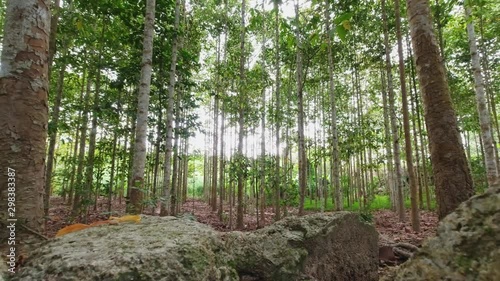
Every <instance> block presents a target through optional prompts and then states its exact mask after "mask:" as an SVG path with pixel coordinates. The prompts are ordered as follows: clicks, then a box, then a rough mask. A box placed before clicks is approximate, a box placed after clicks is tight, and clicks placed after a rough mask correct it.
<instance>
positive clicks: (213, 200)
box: [210, 35, 222, 212]
mask: <svg viewBox="0 0 500 281" xmlns="http://www.w3.org/2000/svg"><path fill="white" fill-rule="evenodd" d="M220 45H221V44H220V35H219V36H218V37H217V66H219V67H220ZM221 80H222V78H221V77H220V74H217V91H216V93H215V96H214V112H213V113H214V135H213V143H212V149H213V152H212V153H213V158H212V185H211V187H212V188H211V193H212V195H211V197H210V199H211V200H210V205H211V206H212V212H215V211H217V164H218V163H217V156H218V155H217V148H218V145H219V140H218V137H219V95H220V88H221V85H220V84H221Z"/></svg>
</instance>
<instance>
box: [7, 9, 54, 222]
mask: <svg viewBox="0 0 500 281" xmlns="http://www.w3.org/2000/svg"><path fill="white" fill-rule="evenodd" d="M6 7H7V8H6V16H5V25H4V38H3V44H2V57H1V70H0V129H1V131H2V133H1V134H0V143H2V145H1V147H0V155H1V157H0V167H1V169H2V171H1V172H0V179H1V182H2V186H3V187H2V188H1V189H0V192H1V194H0V200H1V202H2V203H1V204H2V210H3V211H2V214H5V212H4V210H7V206H6V205H7V202H13V203H12V205H9V206H8V207H12V208H14V207H17V208H15V210H16V212H15V213H9V214H8V216H9V217H8V218H16V219H17V220H18V223H22V224H23V225H25V226H27V227H29V228H31V229H33V230H35V231H38V232H41V231H42V230H43V228H44V220H43V214H44V213H43V194H44V185H45V181H44V173H45V155H46V154H45V153H46V151H45V147H46V140H47V122H48V119H47V118H48V105H47V91H48V49H49V34H50V11H49V8H48V7H49V1H48V0H41V1H36V0H26V1H16V0H9V1H7V6H6ZM11 198H15V201H13V200H11ZM14 205H15V206H14ZM6 215H7V214H6ZM6 219H7V218H3V217H2V223H3V222H5V221H6Z"/></svg>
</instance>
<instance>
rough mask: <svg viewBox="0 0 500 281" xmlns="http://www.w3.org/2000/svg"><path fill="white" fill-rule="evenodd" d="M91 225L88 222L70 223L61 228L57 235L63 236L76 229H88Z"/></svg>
mask: <svg viewBox="0 0 500 281" xmlns="http://www.w3.org/2000/svg"><path fill="white" fill-rule="evenodd" d="M89 227H90V225H88V224H83V223H75V224H72V225H68V226H66V227H64V228H61V229H60V230H59V231H58V232H57V234H56V237H59V236H63V235H65V234H68V233H71V232H75V231H80V230H82V229H86V228H89Z"/></svg>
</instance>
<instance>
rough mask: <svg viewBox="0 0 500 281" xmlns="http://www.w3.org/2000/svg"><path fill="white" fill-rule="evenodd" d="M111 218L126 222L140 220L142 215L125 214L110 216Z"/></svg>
mask: <svg viewBox="0 0 500 281" xmlns="http://www.w3.org/2000/svg"><path fill="white" fill-rule="evenodd" d="M109 219H110V220H114V221H117V222H126V221H132V222H140V221H141V216H140V215H125V216H123V217H109Z"/></svg>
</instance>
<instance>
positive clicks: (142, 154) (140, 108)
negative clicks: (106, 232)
mask: <svg viewBox="0 0 500 281" xmlns="http://www.w3.org/2000/svg"><path fill="white" fill-rule="evenodd" d="M155 4H156V0H146V15H145V16H144V38H143V40H144V41H143V50H142V62H141V78H140V82H139V95H138V100H137V120H136V122H137V123H136V127H135V129H136V130H135V142H134V155H133V157H134V158H133V162H132V178H131V182H130V183H129V187H130V204H128V206H127V209H128V210H127V211H128V213H130V214H140V213H141V212H142V200H143V196H144V194H143V193H144V191H143V189H144V168H145V165H146V138H147V132H148V110H149V92H150V90H151V89H150V85H151V73H152V69H153V34H154V20H155Z"/></svg>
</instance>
